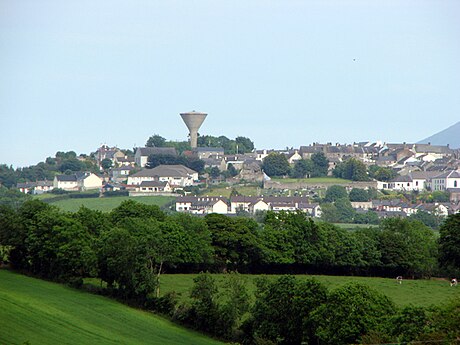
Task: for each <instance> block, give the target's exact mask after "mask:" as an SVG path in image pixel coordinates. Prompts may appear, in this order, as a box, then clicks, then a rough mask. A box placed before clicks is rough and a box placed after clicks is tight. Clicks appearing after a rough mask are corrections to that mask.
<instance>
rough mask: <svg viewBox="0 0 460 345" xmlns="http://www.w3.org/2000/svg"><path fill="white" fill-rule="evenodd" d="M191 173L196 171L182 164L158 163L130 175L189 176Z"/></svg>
mask: <svg viewBox="0 0 460 345" xmlns="http://www.w3.org/2000/svg"><path fill="white" fill-rule="evenodd" d="M193 174H197V172H196V171H195V170H192V169H190V168H187V167H186V166H183V165H159V166H157V167H155V168H153V169H143V170H141V171H139V172H137V173H135V174H133V175H131V177H189V176H190V175H193Z"/></svg>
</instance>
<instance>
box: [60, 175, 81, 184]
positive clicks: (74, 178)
mask: <svg viewBox="0 0 460 345" xmlns="http://www.w3.org/2000/svg"><path fill="white" fill-rule="evenodd" d="M56 179H57V180H58V181H65V182H77V175H75V174H72V175H56Z"/></svg>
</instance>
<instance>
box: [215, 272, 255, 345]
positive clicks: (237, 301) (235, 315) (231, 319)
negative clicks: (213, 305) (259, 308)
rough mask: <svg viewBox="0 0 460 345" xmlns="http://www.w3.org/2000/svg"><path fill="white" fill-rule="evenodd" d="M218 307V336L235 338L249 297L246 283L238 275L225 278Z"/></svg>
mask: <svg viewBox="0 0 460 345" xmlns="http://www.w3.org/2000/svg"><path fill="white" fill-rule="evenodd" d="M221 300H223V301H222V302H221V303H220V305H219V323H218V327H217V329H218V335H220V336H222V337H224V338H225V339H232V338H235V335H236V334H237V333H238V330H239V328H240V326H241V324H242V321H243V317H244V316H245V314H246V313H247V312H248V311H249V307H250V297H249V293H248V289H247V282H246V280H245V279H243V278H242V277H241V275H239V274H238V273H231V274H228V275H227V276H226V277H225V281H224V285H223V291H222V292H221Z"/></svg>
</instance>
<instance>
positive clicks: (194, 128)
mask: <svg viewBox="0 0 460 345" xmlns="http://www.w3.org/2000/svg"><path fill="white" fill-rule="evenodd" d="M207 115H208V114H206V113H199V112H196V111H195V110H194V111H191V112H188V113H181V114H180V116H181V117H182V120H184V122H185V124H186V125H187V128H188V130H189V132H190V146H191V147H192V149H194V148H196V147H197V141H198V129H200V126H201V124H202V123H203V121H204V119H205V118H206V116H207Z"/></svg>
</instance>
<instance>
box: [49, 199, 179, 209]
mask: <svg viewBox="0 0 460 345" xmlns="http://www.w3.org/2000/svg"><path fill="white" fill-rule="evenodd" d="M174 199H175V198H174V197H171V196H136V197H129V196H114V197H105V198H82V199H64V200H59V201H56V202H51V205H56V206H58V207H59V208H60V209H62V210H63V211H70V212H76V211H78V209H79V208H80V206H82V205H83V206H86V207H88V208H89V209H92V210H99V211H103V212H110V211H111V210H112V209H113V208H115V207H117V206H118V205H120V204H121V202H122V201H124V200H135V201H138V202H141V203H144V204H147V205H158V206H160V207H161V206H163V205H165V204H167V203H168V202H171V201H172V200H174Z"/></svg>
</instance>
